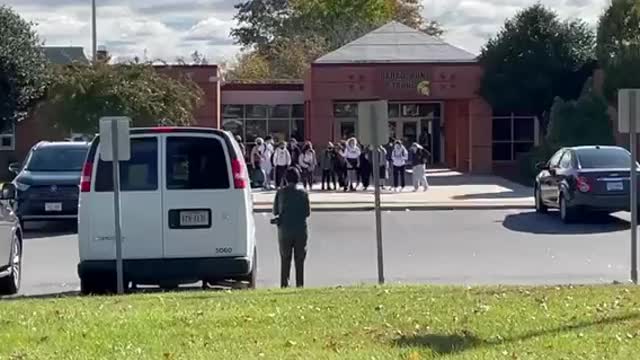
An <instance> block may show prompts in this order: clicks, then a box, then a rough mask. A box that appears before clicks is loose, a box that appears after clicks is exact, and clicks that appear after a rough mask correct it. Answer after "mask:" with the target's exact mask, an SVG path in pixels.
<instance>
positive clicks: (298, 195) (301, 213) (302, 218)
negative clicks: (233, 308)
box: [272, 167, 311, 288]
mask: <svg viewBox="0 0 640 360" xmlns="http://www.w3.org/2000/svg"><path fill="white" fill-rule="evenodd" d="M285 182H286V183H285V186H284V187H283V188H281V189H280V190H278V192H277V193H276V197H275V199H274V201H273V215H274V220H273V221H272V223H275V225H277V226H278V245H279V248H280V265H281V268H280V269H281V271H280V287H282V288H287V287H289V276H290V275H291V274H290V273H291V259H292V258H293V260H294V263H295V268H296V287H299V288H301V287H304V261H305V259H306V257H307V240H308V236H309V235H308V232H307V219H308V218H309V216H310V215H311V207H310V204H309V195H308V194H307V192H306V191H305V190H302V189H299V188H298V187H297V185H298V183H299V182H300V173H299V171H298V169H296V168H295V167H290V168H288V169H287V171H286V173H285Z"/></svg>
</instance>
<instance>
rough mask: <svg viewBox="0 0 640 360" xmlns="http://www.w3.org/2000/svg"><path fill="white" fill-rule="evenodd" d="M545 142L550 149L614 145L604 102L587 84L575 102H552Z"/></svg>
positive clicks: (590, 84) (589, 82) (557, 99)
mask: <svg viewBox="0 0 640 360" xmlns="http://www.w3.org/2000/svg"><path fill="white" fill-rule="evenodd" d="M547 142H548V143H549V144H550V145H551V146H552V148H561V147H565V146H580V145H593V144H599V145H610V144H613V143H614V137H613V130H612V128H611V122H610V119H609V113H608V106H607V102H606V100H605V99H604V98H603V97H601V96H599V95H597V94H595V93H594V92H593V88H592V82H591V81H588V82H587V84H586V85H585V88H584V90H583V92H582V95H580V97H579V98H578V99H577V100H569V101H565V100H562V99H560V98H556V99H555V101H554V103H553V106H552V107H551V122H550V123H549V132H548V134H547Z"/></svg>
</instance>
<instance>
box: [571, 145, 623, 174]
mask: <svg viewBox="0 0 640 360" xmlns="http://www.w3.org/2000/svg"><path fill="white" fill-rule="evenodd" d="M576 153H577V154H578V161H579V162H580V166H581V167H582V168H583V169H628V168H629V164H630V163H631V155H630V154H629V153H628V152H627V151H626V150H624V149H620V148H604V149H603V148H600V149H596V148H594V149H579V150H577V151H576Z"/></svg>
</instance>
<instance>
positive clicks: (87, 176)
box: [80, 161, 93, 192]
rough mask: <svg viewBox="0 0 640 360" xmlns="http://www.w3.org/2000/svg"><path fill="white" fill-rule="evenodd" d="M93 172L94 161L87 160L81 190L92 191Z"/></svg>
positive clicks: (83, 170)
mask: <svg viewBox="0 0 640 360" xmlns="http://www.w3.org/2000/svg"><path fill="white" fill-rule="evenodd" d="M92 172H93V163H92V162H90V161H87V162H85V163H84V167H83V168H82V177H81V178H80V192H89V191H91V173H92Z"/></svg>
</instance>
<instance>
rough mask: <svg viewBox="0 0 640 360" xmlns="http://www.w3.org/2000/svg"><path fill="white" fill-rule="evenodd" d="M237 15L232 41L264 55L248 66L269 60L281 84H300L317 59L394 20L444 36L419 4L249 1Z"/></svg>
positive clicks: (400, 0)
mask: <svg viewBox="0 0 640 360" xmlns="http://www.w3.org/2000/svg"><path fill="white" fill-rule="evenodd" d="M236 9H237V10H238V13H237V15H236V16H235V19H236V20H237V22H238V24H239V25H238V27H236V28H234V29H233V30H232V31H231V35H232V36H233V37H234V38H235V40H236V42H237V43H238V44H240V45H242V46H243V47H244V48H245V51H248V52H252V51H255V52H257V53H259V55H260V56H259V57H250V58H247V60H253V61H257V60H258V59H264V60H266V61H267V63H269V64H271V65H272V66H273V67H274V68H275V69H274V71H273V72H272V75H274V76H276V77H279V78H291V77H295V78H301V77H302V76H303V74H304V72H305V71H306V69H307V68H308V66H309V64H310V63H311V62H312V61H313V60H315V59H316V58H318V57H319V56H321V55H323V54H325V53H327V52H330V51H333V50H335V49H337V48H339V47H341V46H343V45H345V44H347V43H349V42H351V41H353V40H355V39H357V38H358V37H360V36H362V35H364V34H366V33H368V32H369V31H371V30H373V29H375V28H376V27H379V26H381V25H383V24H384V23H386V22H389V21H391V20H394V19H395V20H398V21H401V22H403V23H405V24H407V25H409V26H413V27H416V28H419V29H422V30H423V31H425V32H427V33H429V34H432V35H436V36H439V35H441V34H442V29H441V27H440V25H439V24H438V23H436V22H425V20H424V18H423V17H422V15H421V11H422V9H423V8H422V5H421V3H420V1H419V0H289V1H286V0H250V1H245V2H243V3H240V4H238V5H236ZM292 51H293V52H294V55H295V56H291V55H292V53H291V52H292ZM244 64H246V63H244V62H241V63H239V66H242V65H244ZM286 71H289V72H286ZM236 73H251V72H250V71H249V72H245V71H236Z"/></svg>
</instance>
